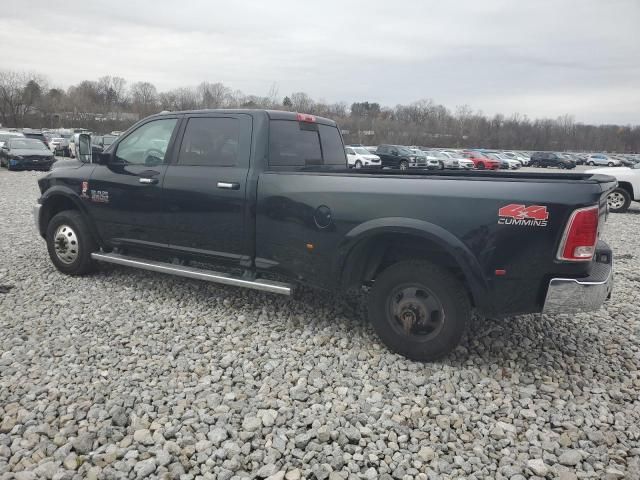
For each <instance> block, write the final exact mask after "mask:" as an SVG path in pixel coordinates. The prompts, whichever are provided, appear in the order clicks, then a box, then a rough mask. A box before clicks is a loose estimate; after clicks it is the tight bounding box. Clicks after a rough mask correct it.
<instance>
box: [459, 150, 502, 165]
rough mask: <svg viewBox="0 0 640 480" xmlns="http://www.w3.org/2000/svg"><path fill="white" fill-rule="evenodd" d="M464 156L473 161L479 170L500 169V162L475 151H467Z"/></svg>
mask: <svg viewBox="0 0 640 480" xmlns="http://www.w3.org/2000/svg"><path fill="white" fill-rule="evenodd" d="M462 154H463V155H464V156H465V158H468V159H469V160H471V161H472V162H473V164H474V165H475V167H476V168H477V169H478V170H484V169H487V170H498V169H499V168H500V162H498V161H497V160H494V159H493V158H489V157H487V156H486V155H483V154H482V153H480V152H476V151H475V150H466V151H464V152H462Z"/></svg>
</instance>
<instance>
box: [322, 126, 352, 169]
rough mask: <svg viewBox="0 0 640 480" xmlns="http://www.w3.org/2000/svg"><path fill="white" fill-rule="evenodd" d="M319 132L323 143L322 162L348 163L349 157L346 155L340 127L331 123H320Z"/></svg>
mask: <svg viewBox="0 0 640 480" xmlns="http://www.w3.org/2000/svg"><path fill="white" fill-rule="evenodd" d="M318 132H319V133H320V142H321V143H322V163H323V164H324V165H343V166H344V165H346V164H347V157H345V155H344V145H343V144H342V138H340V132H339V131H338V129H337V128H336V127H330V126H329V125H318Z"/></svg>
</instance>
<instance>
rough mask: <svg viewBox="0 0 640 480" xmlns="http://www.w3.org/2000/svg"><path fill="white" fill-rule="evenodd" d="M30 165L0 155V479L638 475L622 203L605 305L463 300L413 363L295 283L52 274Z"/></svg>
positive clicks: (635, 258)
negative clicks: (273, 287) (35, 219)
mask: <svg viewBox="0 0 640 480" xmlns="http://www.w3.org/2000/svg"><path fill="white" fill-rule="evenodd" d="M82 168H85V167H82ZM41 175H42V174H39V173H33V172H7V171H6V169H0V192H2V195H0V212H2V214H1V215H2V220H1V225H2V226H1V228H0V231H1V232H2V241H0V285H12V286H13V288H12V289H11V290H9V291H8V292H7V293H0V331H1V332H2V335H0V480H5V479H6V480H9V479H11V480H13V479H14V478H15V479H18V480H19V479H20V478H25V479H26V480H31V479H38V480H39V479H40V478H48V477H50V478H56V479H57V480H76V479H77V480H80V479H85V478H91V477H92V476H93V477H95V478H97V479H98V480H109V479H113V478H129V479H135V478H144V477H145V476H146V477H152V478H178V479H181V480H188V479H192V480H195V479H196V478H203V479H206V478H217V479H221V480H229V479H231V478H236V479H238V480H242V479H247V478H256V477H258V474H261V475H262V474H264V475H266V474H269V475H267V476H266V477H264V478H269V476H271V477H272V480H274V479H275V480H281V478H280V477H281V476H282V475H283V474H284V478H285V479H286V480H300V479H301V478H306V479H310V480H311V479H313V478H314V475H315V473H314V468H315V472H317V473H319V474H320V475H321V476H323V475H324V476H325V478H328V479H330V480H339V479H341V478H342V479H345V480H346V479H354V480H355V479H360V480H361V479H368V478H376V479H381V480H382V479H384V480H389V479H390V478H393V479H399V480H405V479H409V478H411V479H414V478H415V479H420V480H424V479H441V478H442V479H453V478H470V479H475V480H480V479H490V478H491V479H493V478H496V479H498V478H501V479H506V478H509V479H514V480H517V479H520V478H521V476H524V477H531V478H534V479H536V478H537V479H541V478H546V479H551V478H554V479H559V480H577V479H580V480H582V479H584V480H591V479H600V478H603V479H610V480H617V479H621V478H640V465H639V463H638V462H639V460H638V459H639V458H640V426H639V424H640V421H639V419H640V403H639V402H640V400H639V398H640V374H639V373H638V372H640V303H639V302H638V300H637V292H638V285H640V275H639V274H638V272H639V271H640V253H639V252H640V237H639V236H638V235H637V232H638V231H639V230H640V208H639V207H638V205H637V204H633V205H632V209H631V211H630V213H628V214H623V215H620V214H612V215H609V217H608V222H607V225H606V227H605V229H604V231H603V237H604V239H605V240H607V241H608V242H609V243H610V244H611V246H612V248H613V250H614V253H615V255H616V260H615V269H616V285H615V289H614V293H613V296H612V298H611V300H610V301H609V302H608V303H607V304H606V305H605V307H604V308H603V309H601V310H599V311H596V312H589V313H580V314H575V315H555V316H548V315H522V316H517V317H513V318H510V319H506V320H505V319H503V320H500V319H479V318H476V319H474V320H473V321H472V322H471V324H470V325H469V331H468V335H467V337H466V339H465V340H464V341H463V343H462V345H461V347H460V348H459V349H457V350H456V351H455V352H454V353H453V354H452V355H450V356H449V357H448V358H446V359H445V360H443V361H441V362H435V363H432V364H420V363H417V362H411V361H408V360H405V359H403V358H402V357H400V356H398V355H395V354H392V353H390V352H389V351H388V350H387V349H385V348H384V347H382V346H381V345H380V342H379V341H378V340H377V339H376V337H375V335H374V334H373V331H372V329H371V328H370V326H369V325H368V324H367V322H366V321H364V320H363V319H362V318H361V316H359V315H358V314H354V313H352V312H350V311H348V310H347V309H345V308H344V307H343V305H342V304H341V303H340V302H337V301H336V299H335V298H334V297H333V296H332V295H328V294H323V293H319V292H311V291H309V290H306V289H304V288H303V289H301V290H300V291H299V292H298V294H297V296H294V297H292V298H284V297H278V296H275V295H270V294H266V293H261V292H254V291H248V290H242V289H237V288H233V287H226V286H221V285H213V284H207V283H202V282H198V281H195V280H187V279H183V278H174V277H169V276H163V275H159V274H153V273H151V272H143V271H136V270H132V269H127V268H124V267H122V268H121V267H115V266H102V267H101V268H100V270H99V272H97V273H95V274H92V275H88V276H85V277H68V276H64V275H62V274H60V273H59V272H57V271H56V270H55V269H54V268H53V266H52V265H51V262H50V261H49V259H48V256H47V251H46V248H45V244H44V242H43V240H42V239H41V238H40V237H38V236H37V234H36V233H35V230H34V226H33V224H32V221H31V218H30V214H31V206H32V205H33V204H34V203H35V201H36V199H37V197H38V190H37V184H36V180H37V179H38V178H39V177H40V176H41ZM3 291H4V290H3ZM7 312H9V314H7ZM314 465H315V467H314ZM35 472H38V474H39V475H37V474H36V473H35ZM284 472H286V473H284Z"/></svg>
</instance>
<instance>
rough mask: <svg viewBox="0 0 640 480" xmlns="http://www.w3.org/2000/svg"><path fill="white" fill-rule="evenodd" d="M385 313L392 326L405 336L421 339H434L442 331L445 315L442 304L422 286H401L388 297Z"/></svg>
mask: <svg viewBox="0 0 640 480" xmlns="http://www.w3.org/2000/svg"><path fill="white" fill-rule="evenodd" d="M387 311H388V314H389V315H390V317H391V318H392V319H393V320H394V321H393V322H392V325H393V326H394V328H395V329H396V330H398V331H402V332H403V333H404V334H405V335H409V336H418V337H420V338H421V339H429V338H432V337H435V336H436V335H438V333H440V330H442V326H443V325H444V320H445V315H444V308H443V307H442V303H440V300H439V299H438V297H436V296H435V294H434V293H433V292H432V291H431V290H429V289H428V288H426V287H424V286H422V285H417V284H413V285H401V286H399V287H397V288H396V289H395V290H394V291H393V292H392V294H391V295H390V296H389V300H388V301H387Z"/></svg>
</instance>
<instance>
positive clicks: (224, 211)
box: [163, 113, 252, 261]
mask: <svg viewBox="0 0 640 480" xmlns="http://www.w3.org/2000/svg"><path fill="white" fill-rule="evenodd" d="M251 126H252V121H251V116H249V115H246V114H218V113H211V114H194V115H188V116H186V117H185V121H184V123H183V126H182V127H181V129H180V133H179V142H178V143H177V148H176V152H177V155H176V159H175V161H174V162H173V163H172V164H171V165H170V166H169V167H168V169H167V174H166V176H165V179H164V184H163V196H164V203H165V206H166V210H165V216H164V218H165V223H166V225H167V226H168V228H169V231H170V234H169V244H170V247H171V248H173V249H175V250H178V251H180V252H182V253H186V254H194V255H204V256H207V257H216V258H217V259H226V260H230V261H239V260H240V259H241V258H242V256H243V255H245V254H247V253H248V251H249V248H250V246H249V245H248V244H247V243H246V242H247V241H248V240H247V239H246V238H245V227H246V226H245V207H246V200H245V195H246V188H247V174H248V171H249V158H250V154H251Z"/></svg>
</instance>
